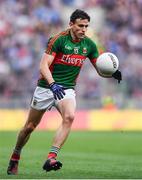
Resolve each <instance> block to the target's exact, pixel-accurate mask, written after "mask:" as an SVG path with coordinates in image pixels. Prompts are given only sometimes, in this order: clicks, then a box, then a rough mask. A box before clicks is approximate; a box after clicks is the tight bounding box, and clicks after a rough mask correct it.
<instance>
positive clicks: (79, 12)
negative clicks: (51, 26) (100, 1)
mask: <svg viewBox="0 0 142 180" xmlns="http://www.w3.org/2000/svg"><path fill="white" fill-rule="evenodd" d="M76 19H88V21H89V22H90V16H89V15H88V14H87V13H86V12H85V11H82V10H80V9H76V10H75V11H74V12H73V13H72V14H71V16H70V22H73V23H74V22H75V20H76Z"/></svg>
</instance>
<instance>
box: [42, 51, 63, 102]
mask: <svg viewBox="0 0 142 180" xmlns="http://www.w3.org/2000/svg"><path fill="white" fill-rule="evenodd" d="M53 60H54V56H52V55H50V54H47V53H44V54H43V56H42V58H41V61H40V73H41V74H42V75H43V77H44V79H45V80H46V81H47V82H48V84H49V88H50V89H51V91H52V92H53V95H54V98H55V99H59V100H60V99H62V98H63V97H64V95H65V92H64V89H63V87H62V86H60V85H58V84H57V83H56V82H55V80H54V78H53V76H52V74H51V71H50V69H49V67H50V65H51V64H52V62H53Z"/></svg>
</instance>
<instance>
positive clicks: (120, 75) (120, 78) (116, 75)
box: [112, 70, 122, 83]
mask: <svg viewBox="0 0 142 180" xmlns="http://www.w3.org/2000/svg"><path fill="white" fill-rule="evenodd" d="M112 77H113V78H114V79H117V80H118V83H120V81H122V73H121V71H120V70H117V71H116V72H115V73H113V74H112Z"/></svg>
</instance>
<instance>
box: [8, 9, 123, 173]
mask: <svg viewBox="0 0 142 180" xmlns="http://www.w3.org/2000/svg"><path fill="white" fill-rule="evenodd" d="M89 22H90V17H89V15H88V14H87V13H86V12H84V11H82V10H79V9H77V10H75V11H74V12H73V13H72V15H71V17H70V23H69V25H70V28H69V29H67V30H65V31H63V32H61V33H59V34H57V35H55V36H54V37H52V38H50V39H49V42H48V45H47V49H46V51H45V53H44V54H43V57H42V59H41V62H40V74H41V76H40V79H39V80H38V84H37V87H36V89H35V91H34V95H33V98H32V102H31V108H30V111H29V116H28V119H27V121H26V123H25V125H24V127H23V128H22V130H21V131H20V133H19V135H18V138H17V143H16V146H15V148H14V151H13V153H12V155H11V158H10V161H9V166H8V169H7V173H8V174H17V173H18V163H19V160H20V154H21V150H22V148H23V146H24V145H25V144H26V143H27V141H28V139H29V137H30V135H31V133H32V132H33V130H34V129H35V128H36V127H37V125H38V124H39V122H40V121H41V118H42V116H43V114H44V113H45V111H46V110H50V109H51V108H52V106H55V107H56V108H57V110H58V112H59V113H60V114H61V116H62V123H61V125H60V127H59V128H58V129H57V131H56V134H55V137H54V139H53V143H52V146H51V149H50V151H49V154H48V156H47V159H46V161H45V163H44V164H43V169H44V170H45V171H50V170H58V169H60V168H61V167H62V163H61V162H60V161H58V160H57V154H58V152H59V150H60V149H61V147H62V146H63V144H64V142H65V141H66V139H67V137H68V135H69V132H70V130H71V125H72V122H73V120H74V114H75V109H76V99H75V89H74V88H75V85H76V79H77V77H78V75H79V72H80V69H81V67H82V65H83V63H84V61H85V60H88V58H89V59H90V61H91V63H92V64H93V66H94V67H95V62H96V58H97V57H98V55H99V54H98V50H97V47H96V45H95V43H94V42H93V41H92V40H91V39H89V38H88V37H87V36H85V33H86V31H87V27H88V25H89ZM113 77H114V78H115V79H117V80H118V81H120V80H121V72H120V71H117V72H115V73H114V74H113Z"/></svg>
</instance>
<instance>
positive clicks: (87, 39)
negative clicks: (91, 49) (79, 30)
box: [84, 36, 96, 45]
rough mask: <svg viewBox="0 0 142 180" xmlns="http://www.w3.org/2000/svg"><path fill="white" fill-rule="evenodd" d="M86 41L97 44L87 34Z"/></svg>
mask: <svg viewBox="0 0 142 180" xmlns="http://www.w3.org/2000/svg"><path fill="white" fill-rule="evenodd" d="M84 40H85V42H86V43H88V44H90V45H92V44H96V43H95V42H94V41H93V40H92V39H91V38H90V37H88V36H85V38H84Z"/></svg>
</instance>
